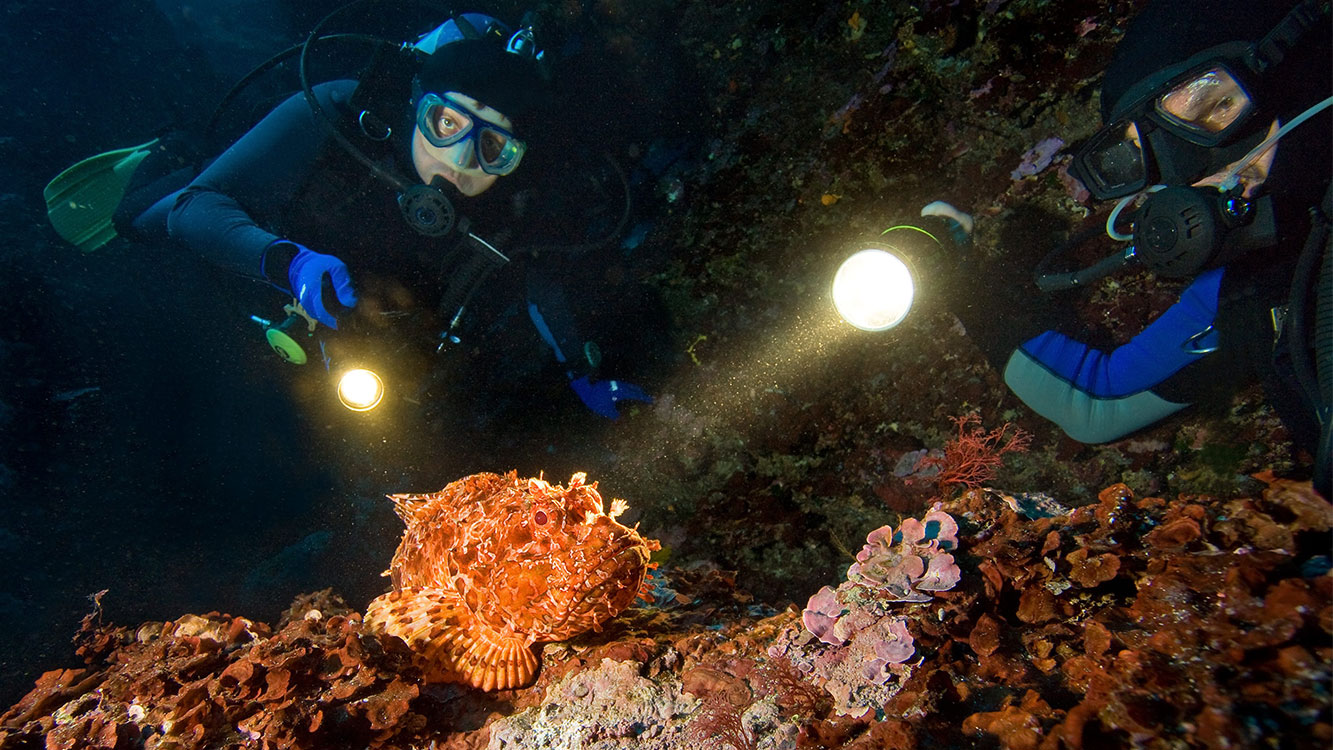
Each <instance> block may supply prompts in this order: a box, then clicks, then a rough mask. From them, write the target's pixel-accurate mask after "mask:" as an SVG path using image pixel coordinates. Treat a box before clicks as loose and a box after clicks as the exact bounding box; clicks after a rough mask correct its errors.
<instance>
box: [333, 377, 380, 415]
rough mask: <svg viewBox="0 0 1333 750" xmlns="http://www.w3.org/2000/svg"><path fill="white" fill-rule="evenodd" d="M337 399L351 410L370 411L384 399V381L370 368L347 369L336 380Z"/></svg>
mask: <svg viewBox="0 0 1333 750" xmlns="http://www.w3.org/2000/svg"><path fill="white" fill-rule="evenodd" d="M338 400H339V401H341V402H342V403H343V406H346V407H347V408H348V409H351V410H352V411H370V410H371V409H374V408H375V407H376V406H379V403H380V401H383V400H384V381H383V380H380V376H379V375H376V374H375V373H373V372H371V371H370V370H362V369H356V370H348V371H347V372H345V373H343V376H342V378H341V379H340V380H339V381H338Z"/></svg>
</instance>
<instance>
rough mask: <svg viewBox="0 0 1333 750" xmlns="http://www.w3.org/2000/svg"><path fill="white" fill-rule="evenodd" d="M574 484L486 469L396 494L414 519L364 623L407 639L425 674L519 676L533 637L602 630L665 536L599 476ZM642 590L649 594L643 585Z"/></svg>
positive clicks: (480, 681) (532, 665)
mask: <svg viewBox="0 0 1333 750" xmlns="http://www.w3.org/2000/svg"><path fill="white" fill-rule="evenodd" d="M585 482H586V477H585V476H584V474H583V473H578V474H575V475H574V476H573V477H572V478H571V479H570V481H569V485H568V486H567V487H561V486H559V485H552V484H550V483H548V482H546V481H545V480H543V479H520V478H519V477H518V475H517V473H516V472H510V473H509V474H506V475H504V476H501V475H498V474H490V473H482V474H474V475H472V476H469V477H465V478H463V479H460V480H458V481H456V482H453V483H451V484H450V485H449V486H447V487H445V488H444V489H443V490H440V491H439V492H434V493H429V494H424V495H391V496H390V498H391V499H392V500H393V501H394V508H395V510H396V511H397V512H398V516H399V517H400V518H402V519H403V523H404V524H406V526H407V529H406V531H404V533H403V538H402V541H401V542H400V543H399V545H398V551H397V552H396V553H395V554H394V557H393V562H392V563H391V564H390V566H389V570H388V571H386V572H385V575H387V576H389V577H390V579H391V580H392V582H393V589H392V591H390V592H389V593H387V594H385V595H383V596H380V597H378V598H376V599H375V600H374V601H372V602H371V603H370V606H369V608H368V610H367V612H366V623H367V625H368V626H370V628H371V629H372V630H374V631H377V632H383V633H387V634H389V635H393V636H396V637H398V638H401V639H402V640H403V641H405V642H406V643H407V644H408V646H409V647H411V648H412V650H413V651H415V652H416V653H417V655H418V657H419V660H420V662H421V666H422V670H423V674H424V676H425V679H427V680H430V681H436V682H462V683H466V684H468V685H471V686H473V687H477V688H481V689H482V690H502V689H511V688H517V687H522V686H524V685H527V684H529V683H531V682H532V680H533V679H534V678H535V677H536V673H537V668H538V666H539V665H540V659H539V658H538V654H539V653H540V651H539V649H540V646H539V645H538V644H540V643H542V642H549V641H561V640H566V639H569V638H572V637H574V636H576V635H578V634H580V633H583V632H585V631H587V630H600V629H601V626H602V625H603V624H604V623H605V622H606V621H607V620H610V619H611V618H613V617H615V616H616V615H617V614H619V613H620V612H621V611H623V610H624V609H625V608H626V607H628V606H629V605H630V604H631V603H632V602H633V601H634V599H635V598H636V597H637V596H639V595H640V594H641V592H644V591H645V578H646V576H647V573H648V569H649V568H650V563H649V556H650V555H651V553H652V552H653V551H655V550H657V549H660V545H659V544H658V542H657V541H656V540H652V539H644V538H643V537H642V536H640V535H639V533H638V531H637V529H632V528H629V527H626V526H623V525H621V524H620V523H617V522H616V520H615V518H616V516H618V515H619V514H620V513H621V512H623V511H624V509H625V505H624V502H623V501H620V500H614V501H612V505H611V512H610V513H609V514H608V513H607V512H606V510H605V509H604V507H603V503H602V496H601V495H600V494H599V493H598V492H597V485H596V483H593V484H586V483H585ZM645 595H646V594H645Z"/></svg>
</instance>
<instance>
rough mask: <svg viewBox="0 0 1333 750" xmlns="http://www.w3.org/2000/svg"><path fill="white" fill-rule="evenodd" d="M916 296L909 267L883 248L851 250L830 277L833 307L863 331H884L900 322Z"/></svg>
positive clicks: (894, 254)
mask: <svg viewBox="0 0 1333 750" xmlns="http://www.w3.org/2000/svg"><path fill="white" fill-rule="evenodd" d="M915 297H916V280H915V279H914V278H913V275H912V269H911V267H910V266H909V265H908V263H907V261H906V260H905V259H904V258H903V257H902V256H900V255H898V254H896V253H894V252H892V251H890V250H889V249H887V248H885V247H877V246H872V247H867V248H865V249H863V250H860V251H858V252H856V253H854V254H853V255H852V256H851V257H849V258H848V259H847V260H845V261H843V262H842V265H841V266H839V267H838V272H837V273H836V274H834V276H833V306H834V307H835V308H836V309H837V310H838V314H839V315H841V316H842V319H843V320H845V321H847V322H848V323H850V324H852V325H853V326H855V327H857V328H860V329H861V330H863V331H885V330H888V329H890V328H893V327H894V326H896V325H898V324H899V323H901V322H903V320H904V319H905V318H907V313H909V312H911V310H912V301H913V299H915Z"/></svg>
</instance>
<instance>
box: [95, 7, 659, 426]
mask: <svg viewBox="0 0 1333 750" xmlns="http://www.w3.org/2000/svg"><path fill="white" fill-rule="evenodd" d="M526 20H527V19H525V21H526ZM312 36H313V35H312ZM307 44H309V42H307ZM406 50H407V53H408V54H409V55H410V59H411V66H410V67H412V68H415V70H414V71H412V73H411V74H409V75H408V76H401V75H400V76H397V78H396V79H395V78H394V77H392V76H387V79H388V80H387V82H386V80H383V79H385V78H386V76H379V77H378V78H376V77H363V78H362V80H361V81H360V82H358V81H353V80H339V81H333V82H329V83H321V84H318V85H315V86H313V87H311V86H309V85H308V84H306V93H305V95H304V96H303V95H302V94H296V95H293V96H292V97H290V98H289V99H287V100H286V101H285V102H283V103H282V104H281V105H279V106H278V107H277V108H276V109H274V110H273V111H272V112H271V113H269V114H268V115H267V116H266V117H264V118H263V120H261V121H260V122H259V123H258V124H257V125H255V126H254V127H253V128H252V129H250V130H249V131H248V132H246V133H245V134H244V135H243V136H241V137H240V138H239V139H238V140H236V141H235V143H233V144H232V145H231V146H230V147H229V148H227V149H226V150H225V151H224V152H223V153H222V154H221V155H219V156H218V157H217V158H216V159H214V160H213V161H212V162H211V163H208V164H207V166H206V167H205V168H204V169H203V170H202V171H198V170H196V169H193V168H191V167H189V166H183V167H182V166H181V164H182V163H183V162H187V161H189V159H188V158H182V156H181V155H182V153H185V152H188V149H184V148H179V149H178V148H175V147H174V146H173V144H172V142H171V140H170V139H166V138H164V139H161V141H160V142H159V144H157V145H156V146H155V147H154V151H155V155H150V156H149V157H148V158H147V159H146V160H145V161H144V162H143V164H141V165H140V166H139V167H138V171H137V173H136V176H135V180H134V182H133V183H132V184H131V185H130V187H129V190H128V192H127V193H126V195H125V197H124V199H123V200H122V201H121V202H120V204H119V208H118V209H117V211H116V214H115V219H114V225H115V229H116V231H117V232H118V233H119V234H120V235H122V236H125V237H126V238H128V239H130V240H133V241H139V242H156V243H169V244H174V245H178V246H184V247H186V248H188V249H190V250H193V251H196V252H198V253H200V254H201V255H203V256H204V257H205V258H207V259H208V260H210V261H212V262H213V263H215V264H216V265H218V266H221V267H222V268H224V269H227V270H230V271H234V272H235V273H237V274H240V275H241V276H245V277H249V278H252V279H255V280H258V281H262V282H267V283H268V284H270V285H272V286H273V287H276V288H277V289H279V290H281V291H283V292H288V293H290V295H291V296H292V297H293V298H295V300H296V301H298V302H299V304H300V307H301V308H303V310H304V312H305V313H306V315H308V317H309V318H312V319H313V320H315V321H317V322H318V323H320V324H323V325H324V326H328V327H329V328H333V329H336V328H338V320H339V318H340V317H343V316H344V315H345V314H347V312H348V310H349V309H350V308H354V307H358V306H361V307H362V308H363V310H364V309H365V308H367V307H369V308H370V310H369V312H378V311H384V310H390V311H391V310H395V309H399V308H401V307H413V308H417V309H420V308H423V307H424V308H426V309H428V310H429V309H430V308H432V307H437V308H438V311H439V312H438V315H439V316H440V317H441V318H442V319H443V320H442V321H441V322H440V327H441V328H445V330H444V331H443V333H441V334H440V342H439V343H440V346H443V345H444V344H445V343H446V342H447V341H448V340H449V339H450V338H451V337H452V327H449V326H450V323H452V324H453V325H456V324H457V321H458V316H460V315H461V313H462V309H463V307H464V306H465V305H467V303H468V301H469V299H471V298H472V296H473V294H474V293H475V292H476V291H477V288H478V286H479V285H480V282H482V281H484V280H485V278H486V277H487V276H489V275H490V273H491V272H492V271H494V270H495V269H496V268H498V267H499V266H502V265H504V264H506V263H508V262H509V259H510V256H511V255H513V254H515V250H513V249H512V248H518V250H519V251H521V250H522V247H523V243H522V241H521V240H522V231H521V229H520V227H521V225H522V222H523V216H522V213H523V200H522V199H521V198H520V197H519V196H520V193H518V192H516V191H513V190H510V191H504V190H494V188H496V186H497V184H498V183H502V181H503V180H506V179H512V178H511V177H510V175H512V174H514V172H515V171H516V170H518V169H519V168H520V165H521V164H522V161H523V157H524V155H525V153H526V150H527V147H528V141H529V138H530V136H529V134H533V133H536V132H538V131H540V130H541V129H542V117H543V116H545V115H547V114H548V107H547V105H548V104H549V100H550V98H551V84H550V82H549V80H548V78H549V76H548V75H547V71H546V69H545V66H544V65H543V60H542V53H541V50H540V49H538V47H537V45H536V40H535V39H534V33H533V28H532V24H527V25H524V26H523V27H521V28H519V29H518V30H517V31H513V30H511V29H509V28H507V27H506V26H505V25H504V24H502V23H501V22H499V21H498V20H496V19H494V18H491V17H489V16H485V15H481V14H476V13H467V14H460V15H455V16H454V17H453V18H451V19H450V20H448V21H446V22H445V23H444V24H442V25H440V26H439V27H438V28H436V29H435V30H434V31H432V32H431V33H429V34H426V35H425V36H423V37H422V38H421V39H420V40H419V41H418V42H417V43H416V44H414V45H411V47H409V48H406ZM303 54H304V53H303ZM173 149H174V150H173ZM174 167H180V168H179V169H173V168H174ZM455 204H458V205H459V206H462V207H464V209H465V210H459V209H455V207H454V205H455ZM529 221H531V219H530V218H529ZM560 261H561V258H560V256H559V253H546V254H538V253H531V254H528V257H525V258H524V265H525V269H524V270H525V274H526V277H527V282H526V287H527V289H526V291H527V308H528V315H529V317H530V319H531V321H532V323H533V325H534V327H535V328H536V330H537V332H538V333H539V335H540V336H541V337H542V339H543V340H544V341H545V342H546V344H548V345H549V346H550V348H551V349H552V351H553V352H554V355H555V357H556V359H557V361H558V362H559V363H560V364H561V366H562V367H563V369H564V370H565V372H566V374H567V376H568V379H569V383H570V386H571V387H572V389H573V390H574V391H575V393H576V394H577V395H578V397H579V398H580V399H581V400H582V402H583V403H584V404H585V405H586V406H587V407H588V408H589V409H591V410H592V411H593V412H595V413H596V414H599V415H601V416H604V417H608V418H612V419H614V418H616V417H617V416H618V410H617V403H618V402H621V401H624V400H626V399H630V400H637V401H645V402H647V401H651V398H650V397H649V396H648V394H647V393H646V392H644V391H643V390H642V389H641V388H639V387H637V386H635V385H633V384H630V383H626V382H623V381H617V380H615V379H610V378H601V377H598V376H597V374H596V367H597V365H598V364H599V359H600V354H599V352H598V349H597V347H596V346H595V345H592V344H590V343H589V342H586V341H584V340H583V339H582V338H581V337H580V336H579V333H578V331H577V327H576V325H575V324H574V322H573V321H574V317H573V315H572V314H571V313H570V311H569V310H568V309H567V305H566V299H565V294H564V292H563V290H562V288H561V285H560V283H559V281H560V279H559V277H560V275H561V270H562V269H561V268H560ZM437 299H439V300H440V302H439V304H438V305H435V304H434V301H435V300H437ZM451 317H452V321H451V320H450V318H451Z"/></svg>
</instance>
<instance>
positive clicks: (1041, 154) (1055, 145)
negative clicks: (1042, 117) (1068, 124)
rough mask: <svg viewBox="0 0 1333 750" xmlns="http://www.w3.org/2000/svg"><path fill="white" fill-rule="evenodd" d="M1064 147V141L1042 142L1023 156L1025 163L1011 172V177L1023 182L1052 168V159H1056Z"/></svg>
mask: <svg viewBox="0 0 1333 750" xmlns="http://www.w3.org/2000/svg"><path fill="white" fill-rule="evenodd" d="M1064 145H1065V142H1064V141H1062V140H1060V139H1059V138H1054V137H1052V138H1047V139H1045V140H1043V141H1041V142H1040V143H1038V144H1037V145H1035V146H1033V147H1032V148H1030V149H1028V150H1027V153H1025V154H1023V161H1022V162H1020V163H1019V165H1018V169H1015V170H1014V171H1012V172H1010V173H1009V176H1010V177H1012V178H1013V179H1015V180H1021V179H1023V178H1024V177H1028V176H1031V175H1034V174H1036V173H1038V172H1040V171H1041V170H1043V169H1045V168H1047V167H1049V166H1051V159H1053V158H1055V155H1056V153H1058V152H1059V151H1060V149H1061V148H1062V147H1063V146H1064Z"/></svg>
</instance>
